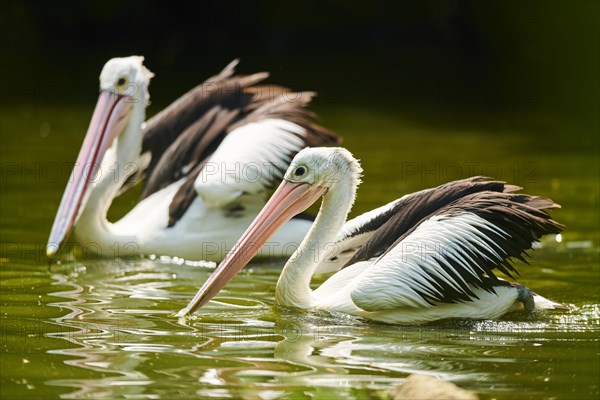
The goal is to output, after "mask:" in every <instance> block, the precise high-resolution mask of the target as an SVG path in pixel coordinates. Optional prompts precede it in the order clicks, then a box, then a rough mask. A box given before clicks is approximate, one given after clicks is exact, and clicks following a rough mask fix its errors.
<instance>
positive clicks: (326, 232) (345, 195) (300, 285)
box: [275, 177, 356, 308]
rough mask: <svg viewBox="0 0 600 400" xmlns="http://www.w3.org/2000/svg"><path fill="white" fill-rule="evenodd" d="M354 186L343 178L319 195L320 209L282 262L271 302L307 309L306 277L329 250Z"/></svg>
mask: <svg viewBox="0 0 600 400" xmlns="http://www.w3.org/2000/svg"><path fill="white" fill-rule="evenodd" d="M355 194H356V187H355V185H354V183H353V181H352V179H350V177H345V179H341V180H340V181H338V182H337V183H336V184H335V186H333V187H331V188H330V189H329V191H328V192H327V194H325V196H323V202H322V203H321V209H320V210H319V214H318V215H317V218H316V220H315V222H314V223H313V225H312V227H311V229H310V230H309V231H308V234H307V235H306V237H305V238H304V240H303V241H302V244H300V247H298V249H297V250H296V252H294V254H293V255H292V257H291V258H290V259H289V261H288V262H287V263H286V264H285V267H284V268H283V271H282V272H281V275H280V276H279V280H278V281H277V287H276V288H275V301H276V302H277V303H278V304H281V305H284V306H290V307H299V308H309V307H310V306H311V304H312V302H313V296H312V290H311V288H310V280H311V278H312V276H313V274H314V272H315V269H316V268H317V265H318V264H320V263H321V262H322V261H323V260H324V259H325V257H326V255H327V254H330V253H331V246H333V245H334V243H335V238H336V235H337V234H338V232H339V231H340V230H341V228H342V226H343V225H344V223H345V222H346V217H347V216H348V213H349V212H350V208H351V207H352V203H353V202H354V198H355Z"/></svg>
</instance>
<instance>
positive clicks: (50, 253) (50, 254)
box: [46, 245, 58, 262]
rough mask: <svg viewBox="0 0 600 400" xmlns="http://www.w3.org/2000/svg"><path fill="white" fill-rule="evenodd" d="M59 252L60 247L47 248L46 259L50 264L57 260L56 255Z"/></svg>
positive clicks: (49, 246) (50, 246)
mask: <svg viewBox="0 0 600 400" xmlns="http://www.w3.org/2000/svg"><path fill="white" fill-rule="evenodd" d="M57 252H58V247H57V246H55V245H48V246H46V259H47V260H48V262H53V261H54V260H55V259H56V253H57Z"/></svg>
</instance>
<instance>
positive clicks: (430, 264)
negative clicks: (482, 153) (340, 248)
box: [349, 177, 562, 311]
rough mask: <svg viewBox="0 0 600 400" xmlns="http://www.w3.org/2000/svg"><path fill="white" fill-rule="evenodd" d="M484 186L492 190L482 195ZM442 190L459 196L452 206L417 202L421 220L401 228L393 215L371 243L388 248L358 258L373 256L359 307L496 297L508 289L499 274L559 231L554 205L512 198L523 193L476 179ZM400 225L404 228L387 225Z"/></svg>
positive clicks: (356, 292)
mask: <svg viewBox="0 0 600 400" xmlns="http://www.w3.org/2000/svg"><path fill="white" fill-rule="evenodd" d="M485 183H487V184H488V189H482V188H483V187H485V186H486V185H485ZM481 185H483V186H481ZM453 186H455V187H454V188H453ZM465 186H466V187H470V188H471V189H468V190H465ZM474 187H479V188H480V189H482V190H473V188H474ZM490 188H491V189H492V190H490ZM440 189H445V190H446V191H448V192H450V193H454V195H451V196H450V197H448V198H447V200H449V199H451V198H453V197H455V198H454V199H453V200H451V201H443V203H444V204H440V206H439V207H437V206H436V207H431V208H429V211H427V210H426V209H427V208H428V207H423V206H424V204H425V203H423V202H422V201H421V202H420V203H422V205H421V206H418V205H417V204H418V203H419V201H415V203H414V207H416V208H415V211H416V212H417V213H420V217H418V218H413V219H412V221H408V222H404V223H403V222H402V221H403V220H404V218H399V217H397V216H394V217H392V218H390V219H389V220H388V222H386V223H384V224H383V225H382V226H381V227H380V228H379V229H378V230H377V231H376V232H375V234H374V235H373V236H372V237H371V239H370V240H372V241H375V240H383V241H384V243H388V242H391V244H390V245H389V246H387V248H386V249H382V248H381V247H376V246H373V245H371V246H370V247H364V246H363V248H361V250H360V251H359V252H357V253H356V254H355V255H354V259H355V260H356V261H350V262H349V263H352V262H358V261H364V260H366V259H372V258H373V257H376V259H375V261H374V263H373V265H371V266H369V269H368V271H365V273H364V275H363V278H362V279H361V280H360V282H359V283H358V284H357V286H356V287H355V288H353V290H352V293H351V298H352V301H353V302H354V303H355V304H356V305H357V306H358V307H360V308H362V309H363V310H366V311H381V310H389V309H394V308H401V307H431V306H433V305H435V304H436V303H458V302H466V301H473V300H476V299H477V295H476V294H475V293H474V289H483V290H485V291H488V292H492V293H494V287H495V286H498V285H506V284H508V283H507V282H506V281H504V280H500V279H498V278H497V277H496V275H495V274H494V270H499V271H501V272H503V273H505V274H507V275H508V276H511V274H512V273H515V272H516V270H515V268H514V266H513V264H512V261H513V260H514V259H519V260H523V261H525V260H524V258H523V256H524V255H525V254H526V253H525V252H526V250H528V249H531V247H532V244H533V243H534V242H536V241H538V240H539V239H540V238H541V237H542V236H543V235H546V234H552V233H554V234H557V233H559V232H560V231H561V229H562V225H560V224H559V223H557V222H556V221H554V220H552V219H551V217H550V216H549V215H548V213H547V211H546V210H548V209H552V208H556V207H559V206H558V205H557V204H555V203H554V202H553V201H551V200H548V199H545V198H542V197H535V196H529V195H526V194H517V193H513V192H514V191H515V190H516V189H518V188H517V187H515V186H509V185H505V184H504V183H502V182H495V181H488V180H485V178H481V177H478V178H472V179H470V180H464V181H458V182H451V183H449V184H447V185H444V186H442V187H440V188H438V189H436V191H439V190H440ZM493 189H496V190H493ZM443 191H444V190H442V191H441V192H443ZM441 192H440V193H439V194H433V193H432V194H431V195H432V198H431V199H430V200H435V199H441V198H445V197H446V196H445V195H443V193H441ZM461 192H462V194H461V195H458V193H461ZM469 192H470V193H469ZM440 195H441V197H439V196H440ZM396 219H398V221H397V223H398V225H401V226H400V227H396V229H391V227H390V226H387V227H386V225H387V224H390V223H391V221H393V220H396ZM401 220H402V221H401ZM383 235H388V237H387V238H386V239H384V236H383ZM390 236H391V237H390ZM366 244H367V243H366ZM366 244H365V245H366Z"/></svg>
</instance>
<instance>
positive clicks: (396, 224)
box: [318, 177, 520, 272]
mask: <svg viewBox="0 0 600 400" xmlns="http://www.w3.org/2000/svg"><path fill="white" fill-rule="evenodd" d="M519 189H520V188H519V187H517V186H512V185H507V184H505V183H503V182H498V181H491V180H489V179H487V178H485V177H472V178H467V179H462V180H459V181H454V182H449V183H446V184H443V185H441V186H438V187H436V188H432V189H425V190H421V191H418V192H414V193H411V194H407V195H405V196H402V197H401V198H399V199H397V200H394V201H392V202H390V203H388V204H386V205H384V206H381V207H379V208H376V209H374V210H371V211H368V212H366V213H364V214H361V215H359V216H358V217H356V218H353V219H351V220H349V221H348V222H346V223H345V224H344V226H343V228H342V231H341V232H340V234H339V235H338V238H337V240H336V243H335V244H334V246H332V249H333V250H332V253H331V254H329V255H328V256H329V257H328V258H327V259H326V260H325V261H324V262H323V263H322V265H319V268H318V271H319V272H332V271H337V270H339V269H341V268H343V267H347V266H349V265H352V264H354V263H356V262H359V261H365V260H369V259H371V258H374V257H378V256H380V255H381V254H383V253H384V252H385V251H386V250H387V249H388V248H389V247H390V246H391V245H392V244H393V243H394V241H395V240H396V239H397V238H398V237H400V236H402V234H404V233H405V232H407V231H408V229H410V228H411V227H414V226H415V225H416V224H417V223H418V222H419V221H421V220H423V219H424V218H426V217H427V216H428V215H430V214H432V213H433V212H435V211H436V210H439V209H440V208H442V207H444V206H446V205H448V204H450V203H451V202H453V201H455V200H456V199H459V198H461V197H463V196H466V195H468V194H471V193H476V192H482V191H495V192H514V191H516V190H519Z"/></svg>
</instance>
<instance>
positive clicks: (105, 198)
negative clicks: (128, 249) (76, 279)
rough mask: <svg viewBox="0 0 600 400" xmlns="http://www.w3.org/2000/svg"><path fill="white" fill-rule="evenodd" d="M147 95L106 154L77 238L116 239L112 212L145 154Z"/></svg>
mask: <svg viewBox="0 0 600 400" xmlns="http://www.w3.org/2000/svg"><path fill="white" fill-rule="evenodd" d="M143 95H144V93H141V96H140V98H136V99H135V100H137V101H136V103H135V104H134V106H133V108H132V110H131V116H130V119H129V123H128V124H127V126H126V128H125V130H124V131H123V133H121V134H120V135H119V136H118V137H117V138H115V140H114V142H113V143H112V145H111V147H110V148H109V149H108V150H107V151H106V153H105V155H104V158H103V159H102V162H101V164H100V169H99V172H98V174H97V175H96V178H95V179H96V182H95V183H94V187H93V189H92V191H91V193H90V197H89V199H88V202H87V204H86V206H85V209H84V210H83V211H82V213H81V216H80V218H79V220H78V222H77V225H76V227H75V232H76V234H77V236H79V237H81V238H84V239H88V240H102V239H103V238H105V237H107V236H108V237H109V239H112V236H113V235H114V233H113V232H111V228H112V225H113V224H112V223H110V222H109V221H108V219H107V217H106V215H107V213H108V209H109V208H110V205H111V204H112V202H113V199H114V198H115V197H116V195H117V192H118V191H119V189H120V188H121V186H122V185H123V183H124V182H125V181H126V179H127V177H128V176H129V175H131V174H132V173H133V172H135V171H136V168H137V163H136V162H137V160H138V157H139V155H140V153H141V150H142V132H141V129H142V123H143V122H144V119H145V115H146V106H145V102H144V97H143Z"/></svg>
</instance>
